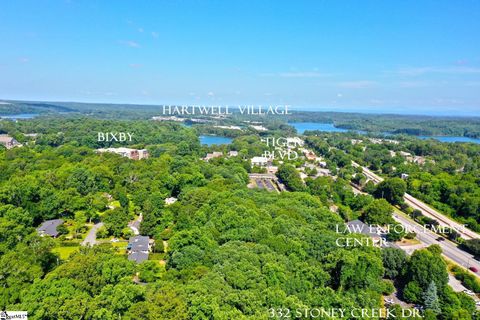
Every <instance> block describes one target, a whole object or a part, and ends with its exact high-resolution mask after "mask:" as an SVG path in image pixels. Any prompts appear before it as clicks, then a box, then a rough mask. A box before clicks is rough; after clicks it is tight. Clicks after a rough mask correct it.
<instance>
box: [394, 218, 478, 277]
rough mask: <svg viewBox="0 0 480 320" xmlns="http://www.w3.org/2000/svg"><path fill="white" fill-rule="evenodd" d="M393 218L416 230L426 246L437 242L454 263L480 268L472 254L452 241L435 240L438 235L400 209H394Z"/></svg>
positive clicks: (409, 228) (419, 238) (418, 237)
mask: <svg viewBox="0 0 480 320" xmlns="http://www.w3.org/2000/svg"><path fill="white" fill-rule="evenodd" d="M393 218H394V219H395V221H397V222H399V223H401V224H402V225H403V226H404V227H405V228H408V229H407V230H416V231H417V232H416V234H417V237H416V238H417V239H418V240H419V241H420V242H422V243H424V244H425V245H427V246H430V245H432V244H438V245H439V246H440V247H441V248H442V251H443V255H444V256H445V257H447V258H449V259H450V260H452V261H453V262H455V263H456V264H458V265H460V266H463V267H465V268H467V269H468V268H470V267H475V268H477V270H480V261H477V260H475V258H474V257H473V255H471V254H470V253H467V252H465V251H463V250H460V249H459V248H458V247H457V246H456V245H455V244H454V243H453V242H451V241H448V240H444V241H437V240H436V239H437V238H439V236H438V235H437V234H435V233H433V232H432V231H430V230H426V229H424V228H423V227H422V226H421V225H420V224H418V223H417V222H415V221H413V220H412V219H411V218H410V217H408V216H407V215H406V214H404V213H403V212H400V211H396V212H395V214H394V216H393ZM474 274H475V275H476V276H477V277H480V275H479V274H478V273H474Z"/></svg>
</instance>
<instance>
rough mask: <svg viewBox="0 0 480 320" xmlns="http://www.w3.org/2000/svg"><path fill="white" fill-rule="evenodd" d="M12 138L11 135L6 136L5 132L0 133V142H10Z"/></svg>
mask: <svg viewBox="0 0 480 320" xmlns="http://www.w3.org/2000/svg"><path fill="white" fill-rule="evenodd" d="M12 140H14V139H13V138H12V137H10V136H7V135H5V134H0V142H5V143H7V142H11V141H12Z"/></svg>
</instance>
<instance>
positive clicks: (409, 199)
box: [352, 161, 480, 240]
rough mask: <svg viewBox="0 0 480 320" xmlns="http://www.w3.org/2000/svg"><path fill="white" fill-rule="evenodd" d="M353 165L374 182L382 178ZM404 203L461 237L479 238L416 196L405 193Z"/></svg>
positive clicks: (476, 234)
mask: <svg viewBox="0 0 480 320" xmlns="http://www.w3.org/2000/svg"><path fill="white" fill-rule="evenodd" d="M352 166H353V167H361V168H362V170H363V174H365V176H366V177H367V178H368V179H370V180H372V181H373V182H374V183H375V184H377V183H379V182H381V181H383V178H382V177H380V176H378V175H377V174H375V173H373V172H372V171H371V170H369V169H368V168H365V167H362V166H360V165H359V164H358V163H356V162H354V161H352ZM404 199H405V203H406V204H408V205H409V206H410V207H412V208H413V209H417V210H420V211H421V212H422V214H423V215H424V216H426V217H429V218H433V219H436V220H437V221H438V223H439V225H440V226H443V227H449V228H453V229H455V230H456V231H457V232H458V233H459V234H460V236H461V237H462V238H464V239H467V240H470V239H479V238H480V235H479V234H478V233H476V232H474V231H472V230H470V229H467V228H466V227H465V226H464V225H462V224H460V223H458V222H456V221H453V220H452V219H450V218H448V217H446V216H445V215H443V214H442V213H440V212H438V211H437V210H435V209H432V208H431V207H429V206H428V205H427V204H426V203H424V202H422V201H420V200H418V199H417V198H415V197H413V196H412V195H410V194H408V193H406V194H405V196H404Z"/></svg>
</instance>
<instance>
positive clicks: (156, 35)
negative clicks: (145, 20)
mask: <svg viewBox="0 0 480 320" xmlns="http://www.w3.org/2000/svg"><path fill="white" fill-rule="evenodd" d="M159 36H160V34H159V33H158V32H155V31H152V37H154V38H155V39H158V37H159Z"/></svg>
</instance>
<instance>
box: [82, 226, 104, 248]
mask: <svg viewBox="0 0 480 320" xmlns="http://www.w3.org/2000/svg"><path fill="white" fill-rule="evenodd" d="M101 227H103V222H99V223H96V224H94V225H93V227H92V228H91V229H90V231H89V232H88V234H87V236H86V237H85V239H84V240H83V242H82V246H94V245H96V244H97V231H98V229H100V228H101Z"/></svg>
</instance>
